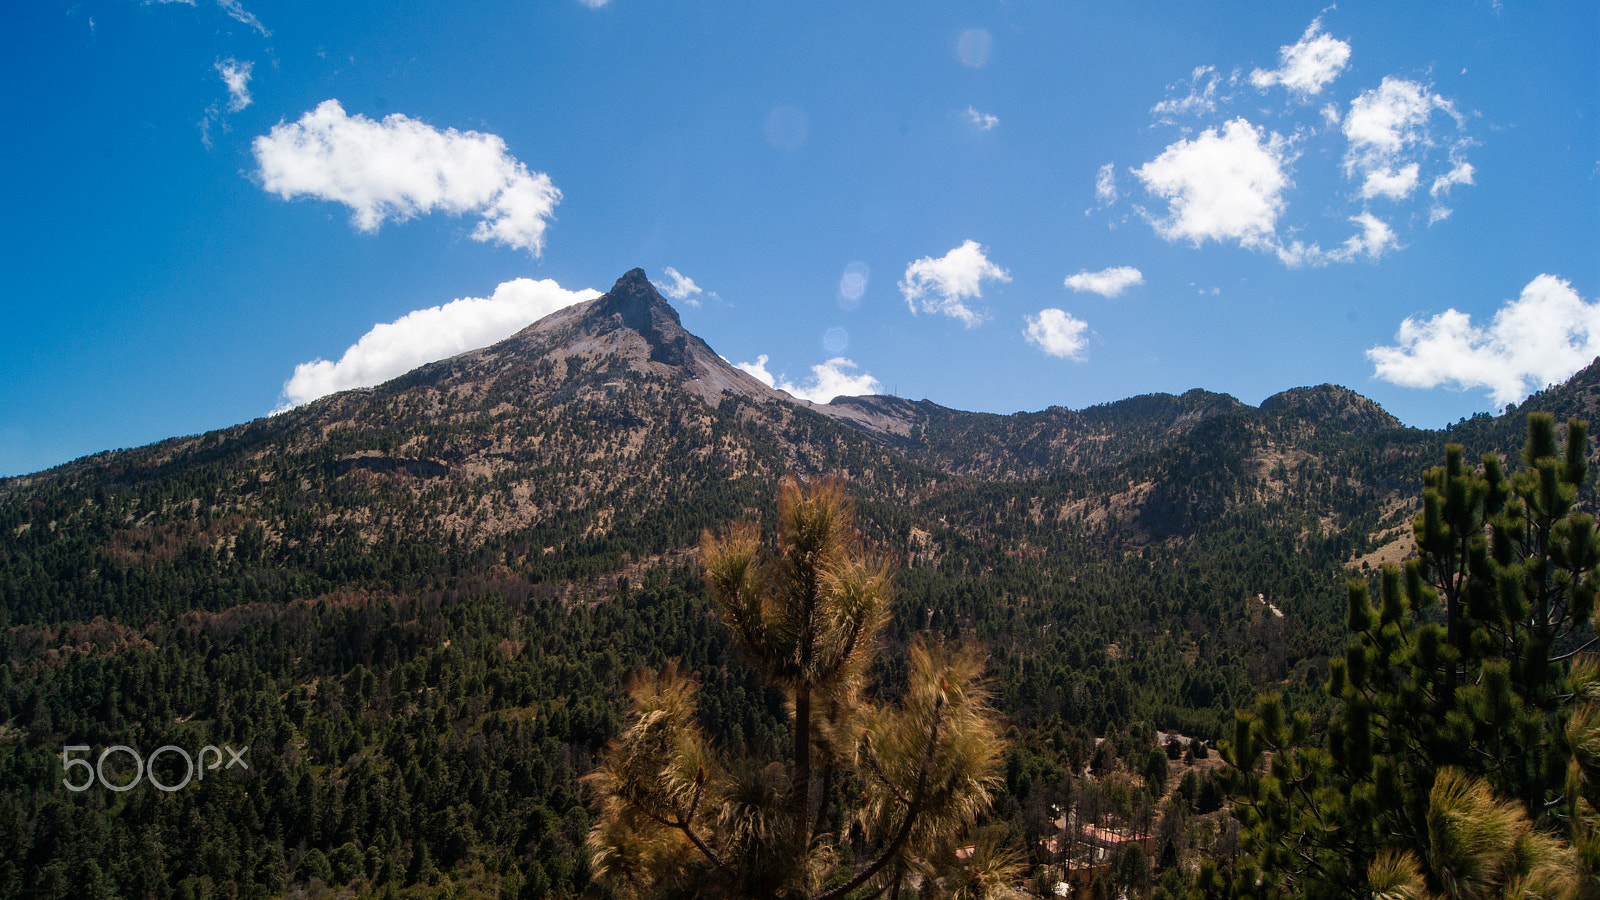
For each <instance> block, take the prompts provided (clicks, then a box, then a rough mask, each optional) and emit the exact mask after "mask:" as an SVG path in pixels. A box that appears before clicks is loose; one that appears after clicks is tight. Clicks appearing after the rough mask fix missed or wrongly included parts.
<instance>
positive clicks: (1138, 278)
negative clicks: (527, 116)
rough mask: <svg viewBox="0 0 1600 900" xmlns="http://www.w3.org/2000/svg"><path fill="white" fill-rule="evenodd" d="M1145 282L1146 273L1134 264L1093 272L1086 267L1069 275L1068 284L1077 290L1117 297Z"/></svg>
mask: <svg viewBox="0 0 1600 900" xmlns="http://www.w3.org/2000/svg"><path fill="white" fill-rule="evenodd" d="M1138 284H1144V273H1143V272H1140V271H1139V270H1138V269H1135V268H1134V267H1133V266H1115V267H1113V268H1109V269H1101V270H1100V271H1098V272H1091V271H1089V270H1088V269H1084V270H1083V271H1081V272H1079V273H1078V274H1076V275H1068V276H1067V280H1066V285H1067V287H1069V288H1072V289H1073V290H1075V291H1088V292H1090V293H1093V294H1099V295H1100V296H1102V297H1115V296H1117V295H1118V294H1120V293H1122V292H1123V291H1125V290H1127V289H1128V288H1131V287H1133V286H1134V285H1138Z"/></svg>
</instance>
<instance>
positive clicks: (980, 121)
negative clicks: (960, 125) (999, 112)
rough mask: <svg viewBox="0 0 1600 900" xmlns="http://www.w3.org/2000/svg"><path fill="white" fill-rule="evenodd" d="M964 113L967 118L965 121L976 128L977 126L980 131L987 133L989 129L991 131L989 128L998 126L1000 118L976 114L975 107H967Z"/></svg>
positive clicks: (982, 113)
mask: <svg viewBox="0 0 1600 900" xmlns="http://www.w3.org/2000/svg"><path fill="white" fill-rule="evenodd" d="M965 112H966V116H967V121H968V122H971V123H972V124H974V125H976V126H978V127H979V128H980V129H982V130H984V131H988V130H989V129H991V128H993V127H995V126H996V125H999V124H1000V117H999V116H993V115H990V114H989V113H984V112H978V110H977V109H976V108H975V107H971V106H969V107H967V108H966V110H965Z"/></svg>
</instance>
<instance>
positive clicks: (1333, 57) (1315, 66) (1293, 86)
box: [1250, 18, 1350, 96]
mask: <svg viewBox="0 0 1600 900" xmlns="http://www.w3.org/2000/svg"><path fill="white" fill-rule="evenodd" d="M1349 64H1350V45H1349V44H1347V43H1345V42H1344V41H1341V40H1339V39H1338V38H1335V37H1332V36H1330V35H1329V34H1328V33H1327V32H1325V31H1323V30H1322V20H1321V19H1320V18H1318V19H1312V20H1311V25H1310V26H1309V27H1308V28H1306V31H1305V34H1303V35H1301V36H1300V40H1298V41H1296V42H1295V43H1293V44H1290V45H1289V46H1287V47H1280V48H1279V49H1278V67H1277V68H1276V69H1271V70H1265V69H1256V70H1255V71H1253V72H1251V73H1250V83H1251V84H1253V85H1255V86H1256V87H1258V88H1261V89H1262V90H1266V89H1267V88H1269V87H1272V86H1273V85H1275V84H1281V85H1283V86H1284V87H1286V88H1288V89H1289V90H1290V91H1292V92H1294V93H1296V94H1299V95H1301V96H1310V95H1312V94H1317V93H1320V92H1321V91H1322V89H1323V88H1325V87H1327V86H1328V85H1329V84H1330V83H1332V82H1333V80H1334V79H1335V78H1338V77H1339V73H1341V72H1343V71H1344V70H1345V67H1346V66H1348V65H1349Z"/></svg>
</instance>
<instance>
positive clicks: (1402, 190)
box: [1361, 163, 1422, 200]
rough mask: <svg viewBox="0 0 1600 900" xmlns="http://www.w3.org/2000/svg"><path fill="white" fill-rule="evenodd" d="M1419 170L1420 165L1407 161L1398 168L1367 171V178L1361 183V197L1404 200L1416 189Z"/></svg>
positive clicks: (1365, 198) (1366, 198)
mask: <svg viewBox="0 0 1600 900" xmlns="http://www.w3.org/2000/svg"><path fill="white" fill-rule="evenodd" d="M1421 171H1422V169H1421V167H1420V166H1418V165H1417V164H1416V163H1408V164H1407V165H1404V166H1401V167H1400V168H1399V169H1389V168H1384V169H1377V170H1374V171H1372V172H1369V173H1367V180H1366V181H1364V182H1362V184H1361V197H1362V199H1364V200H1371V199H1372V198H1373V197H1387V198H1389V199H1390V200H1404V199H1405V198H1407V197H1409V196H1411V192H1412V191H1415V190H1416V189H1417V180H1418V177H1419V175H1420V173H1421Z"/></svg>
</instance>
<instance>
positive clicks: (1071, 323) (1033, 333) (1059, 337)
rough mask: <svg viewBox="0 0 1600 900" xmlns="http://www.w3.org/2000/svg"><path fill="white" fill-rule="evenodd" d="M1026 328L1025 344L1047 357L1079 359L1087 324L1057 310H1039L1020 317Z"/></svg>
mask: <svg viewBox="0 0 1600 900" xmlns="http://www.w3.org/2000/svg"><path fill="white" fill-rule="evenodd" d="M1023 318H1024V319H1025V320H1026V321H1027V323H1028V327H1027V328H1025V329H1023V332H1022V334H1023V336H1024V337H1026V338H1027V339H1028V343H1030V344H1033V345H1034V346H1036V347H1038V348H1039V349H1040V350H1043V351H1044V352H1046V353H1048V354H1050V355H1051V356H1059V357H1061V358H1062V359H1077V360H1081V359H1083V358H1084V356H1085V351H1087V350H1088V347H1089V339H1088V337H1087V336H1086V334H1085V333H1086V332H1087V331H1088V330H1089V323H1087V322H1085V321H1083V320H1082V319H1079V318H1077V317H1075V316H1073V315H1072V314H1071V313H1068V312H1065V311H1063V310H1059V309H1041V310H1039V314H1038V315H1036V316H1024V317H1023Z"/></svg>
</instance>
